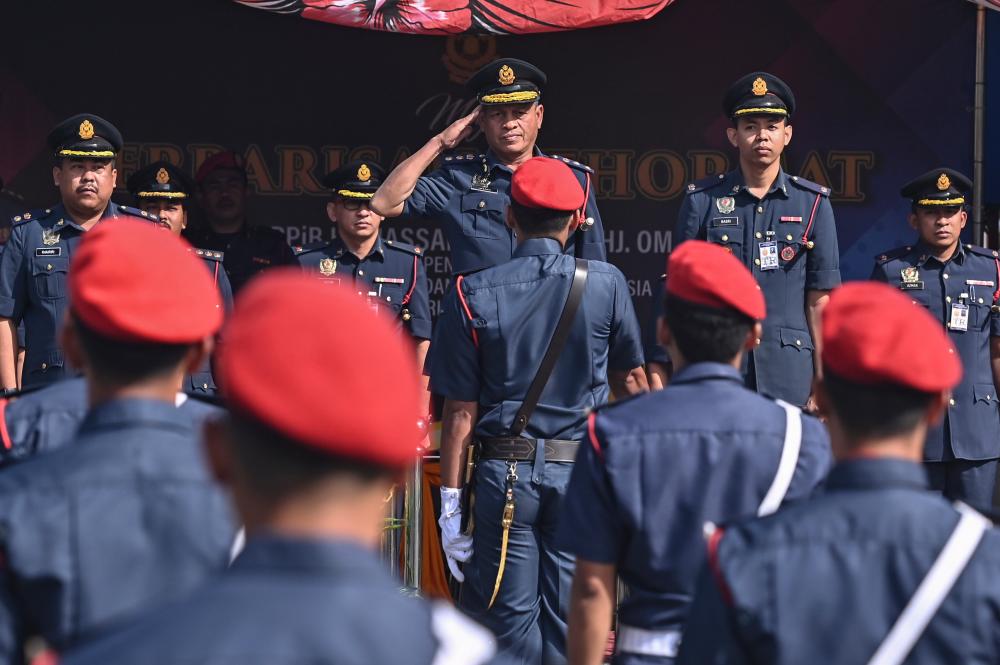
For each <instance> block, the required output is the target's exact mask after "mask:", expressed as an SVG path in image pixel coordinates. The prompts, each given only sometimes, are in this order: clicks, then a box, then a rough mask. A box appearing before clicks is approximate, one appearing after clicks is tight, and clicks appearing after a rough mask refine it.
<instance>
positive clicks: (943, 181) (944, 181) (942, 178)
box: [937, 173, 951, 192]
mask: <svg viewBox="0 0 1000 665" xmlns="http://www.w3.org/2000/svg"><path fill="white" fill-rule="evenodd" d="M949 187H951V178H949V177H948V174H947V173H942V174H941V175H939V176H938V181H937V188H938V189H939V190H940V191H942V192H943V191H944V190H946V189H948V188H949Z"/></svg>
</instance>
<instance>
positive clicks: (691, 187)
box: [687, 173, 726, 194]
mask: <svg viewBox="0 0 1000 665" xmlns="http://www.w3.org/2000/svg"><path fill="white" fill-rule="evenodd" d="M725 179H726V174H725V173H720V174H718V175H711V176H708V177H707V178H702V179H701V180H695V181H694V182H692V183H688V186H687V193H688V194H694V193H695V192H701V191H704V190H706V189H709V188H711V187H715V186H716V185H718V184H719V183H721V182H722V181H723V180H725Z"/></svg>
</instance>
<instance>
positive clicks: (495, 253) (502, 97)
mask: <svg viewBox="0 0 1000 665" xmlns="http://www.w3.org/2000/svg"><path fill="white" fill-rule="evenodd" d="M545 83H546V77H545V74H544V73H543V72H542V71H541V70H540V69H538V68H537V67H535V66H534V65H532V64H530V63H527V62H524V61H523V60H516V59H514V58H503V59H500V60H496V61H494V62H491V63H490V64H488V65H486V66H485V67H483V68H482V69H480V70H479V71H478V72H476V73H475V74H473V76H472V78H471V79H469V83H468V85H469V87H470V88H471V89H472V90H474V91H475V92H476V97H477V99H478V101H479V106H478V107H477V109H476V110H475V111H473V112H472V113H470V114H469V115H467V116H465V117H464V118H461V119H460V120H457V121H455V122H454V123H453V124H452V125H451V126H449V127H448V128H447V129H445V130H444V131H443V132H441V133H440V134H438V135H437V136H434V137H433V138H432V139H431V140H430V141H428V142H427V143H426V144H424V146H423V147H422V148H420V150H418V151H417V152H415V153H413V155H411V156H410V157H409V158H408V159H407V160H406V161H404V162H403V163H402V164H400V165H399V166H397V167H396V168H395V169H394V170H393V171H392V173H390V174H389V177H388V178H386V180H385V182H384V183H382V185H381V186H380V187H379V189H378V191H377V192H376V193H375V197H374V198H373V199H372V209H373V210H374V211H375V212H377V213H379V214H381V215H384V216H386V217H396V216H398V215H403V216H404V217H407V218H412V219H430V220H437V221H440V222H441V226H442V228H443V229H444V233H445V236H446V237H447V239H448V247H449V248H450V251H451V271H452V274H454V275H467V274H470V273H473V272H475V271H477V270H482V269H484V268H489V267H492V266H495V265H498V264H500V263H505V262H506V261H508V260H509V259H510V257H511V256H512V255H513V253H514V250H515V248H516V247H517V238H515V236H514V231H513V229H511V228H510V227H509V226H507V225H506V224H505V223H504V219H505V215H506V213H507V206H508V204H509V202H510V187H511V177H512V175H513V174H514V173H515V172H516V171H517V168H518V167H519V166H520V165H521V164H523V163H524V162H526V161H527V160H529V159H531V158H532V157H534V156H536V155H541V154H542V153H541V151H540V150H539V149H538V148H537V147H536V145H535V142H536V140H537V138H538V131H539V130H540V129H541V127H542V118H543V116H544V111H545V109H544V107H543V106H542V87H543V86H544V85H545ZM474 123H475V124H474ZM477 127H478V128H479V129H480V130H481V131H482V132H483V136H484V137H485V138H486V143H487V145H488V146H489V149H488V150H487V151H486V153H485V154H482V155H478V156H474V155H448V156H445V158H444V160H443V161H442V162H441V166H440V168H438V169H436V170H434V171H433V172H431V173H430V174H428V175H426V176H424V175H423V173H424V171H426V170H427V169H428V168H429V167H430V166H431V164H433V163H434V161H435V160H437V159H438V157H439V156H441V154H442V153H444V152H445V151H448V150H451V149H452V148H456V147H458V146H459V145H460V144H461V143H462V142H463V141H464V140H466V139H467V138H469V137H470V136H471V135H472V134H473V133H474V131H475V129H476V128H477ZM566 163H567V164H569V165H570V167H571V168H572V170H573V174H574V175H575V176H576V178H577V180H578V181H579V182H580V184H581V186H582V187H583V190H584V191H585V192H586V198H585V203H582V204H581V205H580V210H581V212H584V219H583V223H582V224H581V225H580V228H579V229H577V230H575V231H574V232H573V233H572V234H571V236H570V240H569V241H568V242H567V243H566V248H565V251H566V252H568V253H570V254H574V255H576V256H578V257H581V258H585V259H597V260H600V261H604V260H605V259H606V258H607V255H606V253H605V249H604V227H603V226H602V224H601V216H600V213H599V212H598V211H597V199H596V197H595V195H594V191H593V183H592V182H591V175H592V174H593V171H592V170H591V169H590V168H589V167H587V166H584V165H582V164H579V163H577V162H574V161H570V160H566Z"/></svg>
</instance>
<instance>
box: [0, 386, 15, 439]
mask: <svg viewBox="0 0 1000 665" xmlns="http://www.w3.org/2000/svg"><path fill="white" fill-rule="evenodd" d="M9 403H10V401H9V400H8V399H7V398H6V397H5V398H3V399H0V441H2V442H3V447H4V448H6V449H7V450H10V449H11V448H13V447H14V442H13V441H11V440H10V433H9V432H8V431H7V405H8V404H9Z"/></svg>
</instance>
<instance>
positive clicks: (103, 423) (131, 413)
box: [80, 399, 180, 432]
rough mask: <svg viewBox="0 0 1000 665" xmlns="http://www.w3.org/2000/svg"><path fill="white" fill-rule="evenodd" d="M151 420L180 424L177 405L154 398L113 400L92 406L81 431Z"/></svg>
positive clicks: (130, 424)
mask: <svg viewBox="0 0 1000 665" xmlns="http://www.w3.org/2000/svg"><path fill="white" fill-rule="evenodd" d="M151 422H159V423H169V424H172V425H176V424H178V423H179V422H180V421H178V418H177V407H176V406H175V405H174V403H173V402H161V401H159V400H154V399H117V400H111V401H110V402H104V403H103V404H98V405H97V406H95V407H93V408H91V409H90V410H89V411H88V412H87V415H86V417H85V418H84V419H83V422H82V423H80V431H81V432H83V431H85V430H91V429H101V428H105V427H120V426H132V425H136V424H137V423H151Z"/></svg>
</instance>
